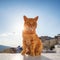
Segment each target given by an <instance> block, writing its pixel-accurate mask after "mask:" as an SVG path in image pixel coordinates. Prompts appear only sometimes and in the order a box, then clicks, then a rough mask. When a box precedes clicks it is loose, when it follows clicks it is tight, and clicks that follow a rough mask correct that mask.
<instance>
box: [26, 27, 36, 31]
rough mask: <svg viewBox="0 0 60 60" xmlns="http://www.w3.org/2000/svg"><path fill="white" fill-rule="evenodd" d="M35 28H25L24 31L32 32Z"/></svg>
mask: <svg viewBox="0 0 60 60" xmlns="http://www.w3.org/2000/svg"><path fill="white" fill-rule="evenodd" d="M34 29H35V27H26V28H25V30H27V31H34Z"/></svg>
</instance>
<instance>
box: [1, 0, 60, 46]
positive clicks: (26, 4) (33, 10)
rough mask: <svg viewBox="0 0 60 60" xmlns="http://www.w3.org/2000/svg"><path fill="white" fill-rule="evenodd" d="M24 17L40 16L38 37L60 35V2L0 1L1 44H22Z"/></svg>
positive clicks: (37, 0) (56, 0) (38, 0)
mask: <svg viewBox="0 0 60 60" xmlns="http://www.w3.org/2000/svg"><path fill="white" fill-rule="evenodd" d="M24 15H26V16H27V17H29V18H30V17H32V18H34V17H35V16H39V19H38V25H37V34H38V36H44V35H45V36H47V35H48V36H55V35H57V34H59V33H60V1H59V0H0V44H3V43H4V44H6V45H9V44H10V45H15V46H16V45H18V44H21V43H20V42H21V41H20V40H22V36H21V35H22V33H21V32H22V29H23V22H24V21H23V16H24ZM14 34H15V35H14ZM14 36H15V37H14ZM12 39H13V40H12ZM6 41H9V42H8V43H6ZM11 42H12V43H11ZM14 42H15V44H13V43H14Z"/></svg>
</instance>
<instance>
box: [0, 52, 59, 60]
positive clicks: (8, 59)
mask: <svg viewBox="0 0 60 60" xmlns="http://www.w3.org/2000/svg"><path fill="white" fill-rule="evenodd" d="M0 60H60V54H59V53H42V55H41V56H36V57H32V56H22V55H21V54H19V53H16V54H7V53H2V54H1V53H0Z"/></svg>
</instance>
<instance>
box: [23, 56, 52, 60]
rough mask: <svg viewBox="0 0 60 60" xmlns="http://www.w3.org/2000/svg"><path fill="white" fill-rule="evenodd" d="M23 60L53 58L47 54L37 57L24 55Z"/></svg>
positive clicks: (47, 59) (46, 59)
mask: <svg viewBox="0 0 60 60" xmlns="http://www.w3.org/2000/svg"><path fill="white" fill-rule="evenodd" d="M23 60H51V59H49V58H47V57H45V56H36V57H32V56H24V57H23Z"/></svg>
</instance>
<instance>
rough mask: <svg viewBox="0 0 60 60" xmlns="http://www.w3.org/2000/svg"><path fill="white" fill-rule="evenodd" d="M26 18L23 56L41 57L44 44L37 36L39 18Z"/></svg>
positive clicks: (23, 35)
mask: <svg viewBox="0 0 60 60" xmlns="http://www.w3.org/2000/svg"><path fill="white" fill-rule="evenodd" d="M23 18H24V30H23V33H22V37H23V50H22V52H21V54H22V55H25V54H28V55H31V56H38V55H41V52H42V49H43V46H42V42H41V40H40V39H39V37H38V36H37V34H36V27H37V20H38V16H37V17H35V18H27V17H26V16H24V17H23Z"/></svg>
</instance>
